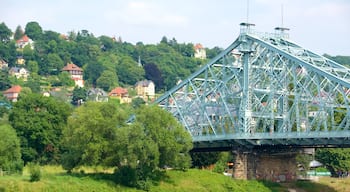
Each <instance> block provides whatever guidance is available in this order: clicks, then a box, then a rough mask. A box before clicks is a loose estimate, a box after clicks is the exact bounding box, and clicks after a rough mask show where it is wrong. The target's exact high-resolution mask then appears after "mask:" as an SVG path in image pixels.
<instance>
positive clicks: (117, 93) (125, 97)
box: [108, 87, 131, 103]
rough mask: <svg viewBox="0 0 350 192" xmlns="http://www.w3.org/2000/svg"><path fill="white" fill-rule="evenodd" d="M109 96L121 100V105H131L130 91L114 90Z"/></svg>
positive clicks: (118, 88) (123, 89)
mask: <svg viewBox="0 0 350 192" xmlns="http://www.w3.org/2000/svg"><path fill="white" fill-rule="evenodd" d="M108 96H110V97H112V98H117V99H119V100H120V103H131V98H129V93H128V90H127V89H125V88H122V87H116V88H114V89H113V90H112V91H111V92H109V94H108Z"/></svg>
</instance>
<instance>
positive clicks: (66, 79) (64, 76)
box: [58, 71, 75, 87]
mask: <svg viewBox="0 0 350 192" xmlns="http://www.w3.org/2000/svg"><path fill="white" fill-rule="evenodd" d="M58 79H59V81H60V82H61V84H62V85H63V86H68V87H73V86H74V85H75V83H74V81H73V79H72V78H71V77H70V74H69V73H68V72H67V71H63V72H61V73H60V74H58Z"/></svg>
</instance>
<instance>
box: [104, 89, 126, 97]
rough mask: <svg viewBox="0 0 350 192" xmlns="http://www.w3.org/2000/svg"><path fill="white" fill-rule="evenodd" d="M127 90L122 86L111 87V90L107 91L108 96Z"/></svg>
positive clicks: (120, 93) (123, 92)
mask: <svg viewBox="0 0 350 192" xmlns="http://www.w3.org/2000/svg"><path fill="white" fill-rule="evenodd" d="M127 93H128V90H127V89H125V88H122V87H116V88H115V89H113V90H112V91H111V92H109V94H108V95H109V96H110V95H124V94H127Z"/></svg>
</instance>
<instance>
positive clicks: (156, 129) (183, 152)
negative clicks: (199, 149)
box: [136, 106, 192, 169]
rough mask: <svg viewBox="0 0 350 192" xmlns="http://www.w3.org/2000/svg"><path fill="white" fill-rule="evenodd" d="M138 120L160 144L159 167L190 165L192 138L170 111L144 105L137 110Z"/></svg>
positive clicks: (177, 167) (186, 166) (183, 166)
mask: <svg viewBox="0 0 350 192" xmlns="http://www.w3.org/2000/svg"><path fill="white" fill-rule="evenodd" d="M136 122H137V123H140V124H141V125H142V126H143V127H144V129H145V133H146V134H147V135H148V137H150V138H152V140H153V141H154V142H155V143H157V145H158V150H159V154H160V156H159V164H158V167H165V166H170V167H173V168H176V169H186V168H188V167H189V166H190V164H191V157H190V155H189V151H190V150H191V149H192V138H191V136H190V135H189V134H188V132H187V131H186V130H185V129H184V127H183V126H182V125H181V124H180V123H179V122H178V121H177V120H176V119H175V118H174V117H173V116H172V115H171V114H170V113H168V112H166V111H165V110H163V109H161V108H159V107H158V106H142V107H141V108H139V109H138V110H137V111H136Z"/></svg>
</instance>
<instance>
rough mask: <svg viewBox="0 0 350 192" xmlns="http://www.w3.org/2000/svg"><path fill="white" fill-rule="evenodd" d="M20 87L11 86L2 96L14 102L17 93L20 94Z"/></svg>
mask: <svg viewBox="0 0 350 192" xmlns="http://www.w3.org/2000/svg"><path fill="white" fill-rule="evenodd" d="M21 90H22V87H21V86H19V85H15V86H12V87H11V88H10V89H7V90H6V91H4V92H3V95H4V96H5V97H6V98H7V99H8V100H9V101H12V102H16V101H17V99H18V96H19V93H20V92H21Z"/></svg>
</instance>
